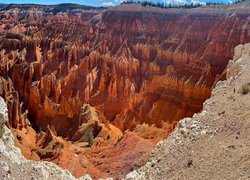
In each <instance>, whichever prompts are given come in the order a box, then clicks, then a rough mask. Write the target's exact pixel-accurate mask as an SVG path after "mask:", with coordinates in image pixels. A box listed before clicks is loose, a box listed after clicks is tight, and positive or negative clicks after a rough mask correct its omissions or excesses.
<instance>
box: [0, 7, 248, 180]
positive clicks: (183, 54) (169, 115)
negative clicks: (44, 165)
mask: <svg viewBox="0 0 250 180" xmlns="http://www.w3.org/2000/svg"><path fill="white" fill-rule="evenodd" d="M131 6H133V5H125V6H121V7H117V8H113V9H108V10H105V11H91V10H89V11H87V10H86V11H80V12H78V11H70V12H64V13H58V14H51V13H47V12H46V11H45V9H44V8H42V7H29V8H25V9H22V8H23V7H15V8H14V7H13V8H10V9H8V10H4V11H2V12H1V13H0V16H1V20H0V38H1V41H0V50H1V51H0V62H1V63H0V69H1V72H0V75H1V78H0V95H1V96H3V97H4V98H5V99H6V100H7V103H8V108H9V119H10V122H9V125H10V127H12V129H13V132H14V135H15V136H16V144H17V145H18V146H19V147H20V148H21V149H22V152H23V154H24V156H25V157H27V158H30V159H35V160H40V159H44V160H50V161H53V162H55V163H57V164H59V165H60V166H61V167H63V168H67V169H69V170H70V171H71V172H72V173H73V174H74V175H75V176H77V177H79V176H81V175H84V174H86V173H89V174H92V176H93V177H96V178H97V177H109V176H112V177H118V178H120V177H122V176H123V175H124V174H126V173H127V172H129V171H130V170H131V169H133V168H135V167H138V166H140V165H141V164H143V163H144V162H145V160H146V159H147V156H148V154H149V152H150V150H151V149H152V147H153V145H154V144H155V143H156V142H158V141H159V140H160V139H162V138H165V137H167V136H168V135H169V133H171V132H172V130H173V129H174V127H175V126H176V124H177V123H178V121H179V120H180V119H181V118H183V117H187V116H192V115H193V114H194V113H196V112H199V111H200V110H201V108H202V103H203V102H204V101H205V100H206V99H207V98H208V97H209V96H210V93H211V88H212V86H213V85H214V83H215V82H216V81H217V80H219V79H220V78H223V71H224V69H225V67H226V65H227V63H228V61H229V60H230V59H231V58H232V56H233V48H234V47H235V46H236V45H238V44H240V43H245V42H249V41H250V33H249V32H250V25H249V24H250V22H249V21H250V20H249V14H250V11H248V10H247V9H249V8H248V7H245V8H244V9H241V10H239V9H237V8H231V9H224V10H221V9H212V8H206V9H205V8H204V9H191V10H185V9H177V10H176V9H170V10H160V9H155V8H141V7H137V6H136V7H131ZM87 129H91V130H92V131H93V132H92V133H93V139H94V140H93V144H92V146H91V147H88V143H87V138H86V132H87ZM127 130H129V132H128V131H127ZM130 131H132V132H130ZM136 143H138V144H137V145H136ZM140 146H141V147H142V146H143V148H142V149H141V148H139V147H140ZM113 147H115V149H113ZM125 147H126V148H125ZM124 148H125V149H124ZM104 152H105V153H104ZM126 154H131V157H130V156H127V155H126ZM80 159H81V160H80ZM111 161H115V162H113V163H111V164H110V165H112V167H107V165H106V163H110V162H111ZM125 164H127V167H126V168H124V165H125ZM72 166H73V168H72Z"/></svg>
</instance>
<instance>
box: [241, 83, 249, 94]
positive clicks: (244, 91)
mask: <svg viewBox="0 0 250 180" xmlns="http://www.w3.org/2000/svg"><path fill="white" fill-rule="evenodd" d="M249 91H250V88H249V85H248V84H247V83H244V84H242V85H241V88H240V93H241V94H248V93H249Z"/></svg>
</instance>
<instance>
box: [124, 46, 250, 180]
mask: <svg viewBox="0 0 250 180" xmlns="http://www.w3.org/2000/svg"><path fill="white" fill-rule="evenodd" d="M246 83H247V84H248V86H249V84H250V44H245V45H239V46H237V47H236V48H235V55H234V59H233V60H232V61H230V62H229V65H228V69H227V80H225V81H220V82H218V83H217V85H216V87H215V89H213V91H212V97H211V98H209V99H208V100H207V101H206V102H205V103H204V107H203V110H202V112H201V113H198V114H195V115H194V116H193V117H192V118H184V119H182V120H181V121H180V123H179V125H178V127H177V128H176V130H175V131H174V132H173V133H172V134H171V135H170V136H169V138H168V139H167V140H163V141H160V142H159V143H158V144H157V146H156V148H155V149H154V150H153V152H152V155H151V158H150V160H149V162H147V164H146V165H145V166H144V167H142V168H140V169H138V170H135V171H133V172H131V173H129V174H128V175H127V177H126V179H131V180H132V179H133V180H141V179H147V180H154V179H242V180H243V179H244V180H245V179H250V168H249V167H250V157H249V155H250V148H249V147H250V139H249V137H250V95H249V94H246V95H243V94H242V93H241V90H242V89H241V86H242V84H246Z"/></svg>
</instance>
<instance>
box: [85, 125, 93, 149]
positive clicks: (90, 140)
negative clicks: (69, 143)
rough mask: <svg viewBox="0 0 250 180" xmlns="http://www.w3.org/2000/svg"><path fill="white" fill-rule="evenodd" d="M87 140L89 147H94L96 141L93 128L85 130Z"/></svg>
mask: <svg viewBox="0 0 250 180" xmlns="http://www.w3.org/2000/svg"><path fill="white" fill-rule="evenodd" d="M85 139H86V140H87V142H88V143H89V144H88V145H89V146H92V145H93V141H94V134H93V128H92V127H89V128H87V129H86V130H85Z"/></svg>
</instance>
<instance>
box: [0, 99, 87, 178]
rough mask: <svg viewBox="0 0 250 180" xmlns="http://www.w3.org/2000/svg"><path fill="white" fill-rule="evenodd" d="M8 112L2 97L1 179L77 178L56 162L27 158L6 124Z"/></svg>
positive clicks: (0, 106)
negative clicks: (15, 143)
mask: <svg viewBox="0 0 250 180" xmlns="http://www.w3.org/2000/svg"><path fill="white" fill-rule="evenodd" d="M7 112H8V110H7V104H6V103H5V102H4V100H3V98H2V97H0V179H13V180H16V179H20V180H28V179H33V180H35V179H37V180H45V179H51V180H52V179H53V180H56V179H58V180H59V179H60V180H75V177H74V176H72V175H71V174H70V173H69V172H68V171H64V170H62V169H61V168H59V167H58V166H57V165H55V164H54V163H51V162H39V163H38V162H36V161H32V160H26V159H25V158H24V157H23V155H22V154H21V151H20V149H19V148H17V147H16V146H15V145H14V137H13V135H12V133H11V131H10V129H9V128H7V127H6V126H5V123H7V122H8V114H7ZM80 179H81V180H91V177H90V176H89V175H86V176H84V177H81V178H80Z"/></svg>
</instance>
